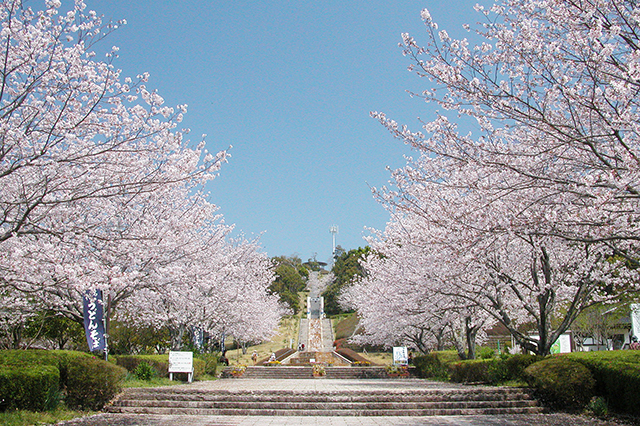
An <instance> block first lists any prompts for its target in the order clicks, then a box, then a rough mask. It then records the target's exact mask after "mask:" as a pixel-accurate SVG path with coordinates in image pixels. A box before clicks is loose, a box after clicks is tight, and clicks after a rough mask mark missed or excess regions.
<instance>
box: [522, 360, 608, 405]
mask: <svg viewBox="0 0 640 426" xmlns="http://www.w3.org/2000/svg"><path fill="white" fill-rule="evenodd" d="M524 375H525V378H526V379H527V382H528V383H529V385H530V386H531V387H533V388H535V390H536V393H537V394H538V396H539V397H540V399H542V400H543V401H545V402H546V403H547V404H549V405H551V406H553V407H557V408H566V407H575V408H583V407H584V406H585V405H587V403H588V402H589V400H591V398H592V397H593V396H594V395H595V385H596V381H595V379H594V378H593V375H592V374H591V371H589V369H588V368H587V367H585V366H584V365H583V364H581V363H579V362H577V361H572V360H571V359H569V358H568V357H566V356H555V357H552V358H547V359H544V360H542V361H540V362H536V363H535V364H533V365H530V366H529V367H527V368H526V369H525V371H524Z"/></svg>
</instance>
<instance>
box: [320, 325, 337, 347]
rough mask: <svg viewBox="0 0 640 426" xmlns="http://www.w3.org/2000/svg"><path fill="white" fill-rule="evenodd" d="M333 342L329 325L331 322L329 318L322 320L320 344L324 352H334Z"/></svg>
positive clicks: (331, 329) (331, 328) (331, 327)
mask: <svg viewBox="0 0 640 426" xmlns="http://www.w3.org/2000/svg"><path fill="white" fill-rule="evenodd" d="M334 340H335V339H334V338H333V325H332V324H331V320H330V319H329V318H324V319H323V320H322V344H323V351H324V352H332V351H333V350H334V347H333V341H334Z"/></svg>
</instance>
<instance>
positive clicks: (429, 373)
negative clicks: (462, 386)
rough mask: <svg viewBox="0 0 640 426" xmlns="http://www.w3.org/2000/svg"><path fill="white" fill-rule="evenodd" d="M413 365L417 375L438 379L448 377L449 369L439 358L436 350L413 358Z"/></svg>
mask: <svg viewBox="0 0 640 426" xmlns="http://www.w3.org/2000/svg"><path fill="white" fill-rule="evenodd" d="M413 365H414V366H415V367H416V372H417V375H418V377H422V378H430V379H439V380H447V379H449V369H448V367H447V365H445V364H444V363H443V362H442V361H441V360H440V358H439V356H438V353H437V352H431V353H428V354H426V355H421V356H417V357H415V358H413Z"/></svg>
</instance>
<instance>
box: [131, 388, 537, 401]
mask: <svg viewBox="0 0 640 426" xmlns="http://www.w3.org/2000/svg"><path fill="white" fill-rule="evenodd" d="M120 400H121V401H125V400H139V401H150V400H163V401H170V400H176V401H242V402H245V401H272V402H280V401H290V402H299V401H300V402H323V401H330V402H386V401H389V402H441V401H512V400H527V401H529V400H531V401H533V398H531V395H530V394H529V393H528V392H526V391H520V390H514V391H500V390H498V391H490V390H488V391H480V392H455V391H454V392H446V391H430V392H429V391H426V392H420V391H416V392H410V393H402V392H383V393H380V392H375V391H368V392H364V391H360V392H358V391H352V392H314V391H300V392H293V391H252V392H242V393H239V392H228V391H227V392H225V391H215V392H206V393H205V392H170V391H168V392H162V391H161V390H159V389H158V391H155V392H154V391H152V390H133V391H129V392H126V393H125V394H123V395H122V396H121V397H120Z"/></svg>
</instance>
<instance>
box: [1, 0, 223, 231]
mask: <svg viewBox="0 0 640 426" xmlns="http://www.w3.org/2000/svg"><path fill="white" fill-rule="evenodd" d="M60 6H61V5H60V2H59V1H48V2H47V3H46V8H45V10H41V11H34V10H32V9H30V8H26V7H25V6H24V5H23V2H22V1H19V0H5V1H2V2H1V3H0V22H1V24H2V30H1V32H0V48H1V49H2V52H4V53H3V55H2V57H1V58H0V69H1V70H2V81H1V82H0V136H1V138H2V146H1V147H0V190H1V191H2V194H3V197H2V200H0V241H6V240H8V239H10V238H13V237H15V236H18V235H22V234H35V233H48V234H51V233H55V234H62V233H64V232H76V231H78V232H82V229H76V224H75V222H73V221H65V222H62V223H60V222H53V221H48V223H46V225H45V222H46V220H45V219H46V218H48V217H50V216H51V215H52V214H53V213H54V212H55V211H57V210H64V209H65V208H66V207H67V206H68V205H70V204H74V203H76V202H78V201H95V202H100V200H102V199H104V198H109V197H119V196H126V195H131V196H133V195H135V194H140V193H143V192H149V191H155V190H156V189H158V188H159V187H161V186H162V185H165V184H166V183H169V182H176V181H180V180H192V179H201V181H205V180H207V179H210V178H211V177H213V173H215V171H216V170H217V169H218V167H219V164H220V161H221V160H223V159H224V156H225V154H224V152H221V153H220V154H219V155H218V156H211V155H207V154H206V153H204V152H203V150H202V146H199V147H198V148H197V149H191V148H188V146H187V144H186V142H185V141H184V140H183V133H182V132H178V131H175V128H176V126H177V123H179V122H180V121H181V119H182V115H183V114H184V112H185V111H186V107H185V106H179V107H178V108H177V109H174V108H171V107H167V106H164V105H163V103H164V101H163V99H162V98H161V97H160V96H159V95H158V94H157V93H156V92H154V91H150V90H149V89H147V87H146V85H145V83H146V81H147V79H148V75H146V74H144V75H140V76H138V79H137V80H132V79H130V78H124V79H122V78H121V77H120V71H119V70H118V69H116V68H114V66H113V64H112V61H113V59H114V58H115V57H116V51H117V49H116V48H114V49H113V50H112V51H111V52H110V53H108V54H107V57H106V60H99V59H97V57H96V53H95V52H94V51H93V50H92V49H93V47H94V45H95V43H97V42H98V41H100V40H101V39H103V38H104V37H105V36H106V35H108V34H109V32H111V31H112V30H114V29H115V28H117V26H118V25H120V24H121V23H117V24H113V23H108V24H103V23H102V21H101V18H100V17H99V16H98V15H97V14H96V13H95V12H93V11H89V12H87V11H86V10H85V8H86V6H85V5H84V3H83V2H82V1H79V0H78V1H76V2H75V6H74V7H73V9H72V10H70V11H69V12H67V13H66V14H61V13H60Z"/></svg>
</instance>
